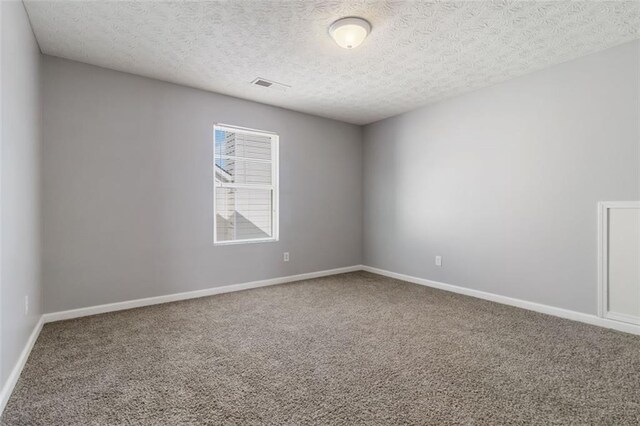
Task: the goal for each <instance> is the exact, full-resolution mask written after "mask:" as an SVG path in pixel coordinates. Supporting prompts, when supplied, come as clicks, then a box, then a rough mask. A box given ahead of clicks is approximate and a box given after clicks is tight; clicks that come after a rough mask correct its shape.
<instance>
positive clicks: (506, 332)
mask: <svg viewBox="0 0 640 426" xmlns="http://www.w3.org/2000/svg"><path fill="white" fill-rule="evenodd" d="M2 420H3V421H4V423H5V424H6V425H11V426H13V425H83V426H89V425H119V424H131V425H134V424H135V425H183V424H184V425H191V424H192V425H202V424H210V425H218V424H238V425H258V424H272V425H282V424H290V425H306V424H322V425H354V424H373V425H377V424H438V425H443V424H545V425H546V424H611V425H614V424H615V425H623V424H630V425H638V424H640V337H638V336H633V335H629V334H624V333H619V332H615V331H611V330H606V329H603V328H598V327H593V326H589V325H585V324H581V323H577V322H572V321H568V320H563V319H559V318H555V317H551V316H546V315H543V314H538V313H534V312H529V311H526V310H522V309H517V308H513V307H508V306H504V305H500V304H496V303H492V302H486V301H482V300H478V299H474V298H470V297H466V296H461V295H457V294H452V293H447V292H444V291H439V290H434V289H430V288H427V287H421V286H417V285H413V284H409V283H405V282H402V281H397V280H393V279H389V278H385V277H381V276H378V275H373V274H369V273H366V272H355V273H349V274H343V275H337V276H332V277H326V278H319V279H313V280H307V281H302V282H298V283H293V284H286V285H279V286H274V287H266V288H261V289H255V290H248V291H243V292H238V293H229V294H224V295H218V296H212V297H206V298H201V299H195V300H189V301H184V302H175V303H169V304H164V305H156V306H150V307H145V308H138V309H133V310H129V311H121V312H116V313H109V314H102V315H96V316H93V317H86V318H80V319H75V320H69V321H61V322H57V323H51V324H47V325H45V326H44V328H43V330H42V333H41V334H40V337H39V338H38V341H37V342H36V344H35V347H34V348H33V352H32V353H31V356H30V358H29V360H28V362H27V364H26V366H25V368H24V370H23V372H22V375H21V377H20V379H19V381H18V384H17V385H16V388H15V391H14V393H13V395H12V397H11V399H10V401H9V403H8V405H7V408H6V410H5V413H4V415H3V417H2Z"/></svg>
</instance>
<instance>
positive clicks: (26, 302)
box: [24, 296, 29, 315]
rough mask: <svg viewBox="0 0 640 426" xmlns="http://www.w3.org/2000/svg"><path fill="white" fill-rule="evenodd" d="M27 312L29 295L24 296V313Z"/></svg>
mask: <svg viewBox="0 0 640 426" xmlns="http://www.w3.org/2000/svg"><path fill="white" fill-rule="evenodd" d="M28 313H29V296H25V297H24V314H25V315H27V314H28Z"/></svg>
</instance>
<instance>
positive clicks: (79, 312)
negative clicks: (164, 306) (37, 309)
mask: <svg viewBox="0 0 640 426" xmlns="http://www.w3.org/2000/svg"><path fill="white" fill-rule="evenodd" d="M360 270H362V266H361V265H354V266H347V267H344V268H336V269H327V270H324V271H317V272H309V273H306V274H299V275H289V276H286V277H278V278H270V279H267V280H260V281H251V282H248V283H242V284H231V285H225V286H221V287H212V288H207V289H204V290H195V291H187V292H184V293H173V294H167V295H165V296H156V297H147V298H144V299H135V300H127V301H125V302H116V303H108V304H105V305H97V306H89V307H87V308H79V309H71V310H69V311H60V312H52V313H49V314H44V315H43V318H44V323H45V324H46V323H48V322H54V321H62V320H67V319H72V318H80V317H86V316H89V315H97V314H103V313H105V312H114V311H122V310H125V309H132V308H140V307H142V306H149V305H158V304H160V303H168V302H176V301H179V300H187V299H196V298H199V297H205V296H213V295H216V294H222V293H231V292H233V291H240V290H249V289H252V288H258V287H266V286H270V285H276V284H284V283H290V282H294V281H301V280H308V279H312V278H319V277H326V276H329V275H336V274H343V273H345V272H354V271H360Z"/></svg>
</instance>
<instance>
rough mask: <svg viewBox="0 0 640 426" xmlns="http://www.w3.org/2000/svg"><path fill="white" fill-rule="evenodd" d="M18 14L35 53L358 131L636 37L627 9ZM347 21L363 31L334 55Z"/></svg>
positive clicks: (506, 6)
mask: <svg viewBox="0 0 640 426" xmlns="http://www.w3.org/2000/svg"><path fill="white" fill-rule="evenodd" d="M25 3H26V8H27V11H28V13H29V17H30V19H31V23H32V25H33V28H34V32H35V34H36V37H37V39H38V42H39V44H40V47H41V49H42V51H43V52H44V53H46V54H49V55H54V56H60V57H63V58H68V59H73V60H76V61H81V62H86V63H89V64H94V65H99V66H102V67H106V68H112V69H115V70H120V71H126V72H130V73H134V74H139V75H143V76H148V77H153V78H157V79H160V80H166V81H170V82H174V83H179V84H184V85H188V86H192V87H197V88H201V89H205V90H210V91H213V92H218V93H224V94H227V95H232V96H237V97H240V98H246V99H251V100H254V101H258V102H264V103H267V104H272V105H278V106H282V107H285V108H290V109H294V110H298V111H303V112H308V113H311V114H316V115H321V116H326V117H331V118H335V119H338V120H342V121H347V122H351V123H357V124H365V123H370V122H373V121H376V120H380V119H382V118H386V117H389V116H392V115H396V114H399V113H402V112H405V111H408V110H411V109H414V108H416V107H418V106H422V105H425V104H428V103H431V102H435V101H437V100H440V99H443V98H447V97H451V96H453V95H456V94H459V93H462V92H465V91H469V90H472V89H476V88H480V87H483V86H487V85H490V84H494V83H497V82H499V81H503V80H506V79H509V78H511V77H515V76H518V75H522V74H526V73H528V72H531V71H534V70H537V69H540V68H544V67H546V66H549V65H552V64H555V63H559V62H563V61H567V60H569V59H573V58H576V57H579V56H583V55H586V54H589V53H592V52H596V51H598V50H602V49H605V48H608V47H612V46H615V45H617V44H621V43H624V42H626V41H630V40H633V39H636V38H640V2H637V1H628V2H599V1H584V2H569V1H552V2H522V1H517V2H511V1H496V2H485V1H481V2H422V1H371V0H369V1H364V0H349V1H331V0H329V1H304V0H290V1H269V0H263V1H260V0H252V1H242V0H238V1H211V2H182V1H173V2H107V1H98V2H77V1H71V2H70V1H25ZM351 15H357V16H361V17H364V18H366V19H367V20H369V21H370V22H371V24H372V25H373V30H372V32H371V34H370V36H369V38H368V39H367V40H365V42H364V44H363V45H362V46H361V47H359V48H358V49H355V50H345V49H341V48H339V47H338V46H337V45H335V43H334V42H333V40H332V39H330V38H329V36H328V34H327V28H328V27H329V25H330V24H331V23H332V22H333V21H334V20H336V19H338V18H341V17H344V16H351ZM256 77H263V78H266V79H269V80H274V81H277V82H281V83H284V84H287V85H290V86H291V88H290V89H289V90H287V91H278V90H273V89H266V88H263V87H259V86H253V85H251V84H250V82H251V81H252V80H254V79H255V78H256Z"/></svg>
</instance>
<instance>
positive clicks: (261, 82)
mask: <svg viewBox="0 0 640 426" xmlns="http://www.w3.org/2000/svg"><path fill="white" fill-rule="evenodd" d="M251 84H253V85H256V86H262V87H268V88H269V89H275V90H280V91H285V90H287V89H289V88H290V87H291V86H287V85H286V84H282V83H277V82H275V81H271V80H267V79H266V78H260V77H258V78H256V79H255V80H253V81H252V82H251Z"/></svg>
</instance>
